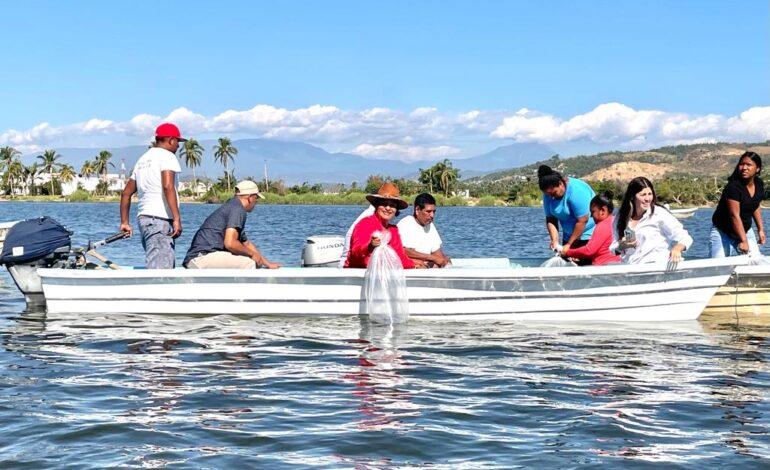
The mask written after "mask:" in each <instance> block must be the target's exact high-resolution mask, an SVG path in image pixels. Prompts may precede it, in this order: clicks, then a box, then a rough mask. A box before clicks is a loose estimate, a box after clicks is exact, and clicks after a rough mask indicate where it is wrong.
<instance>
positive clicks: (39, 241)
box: [0, 217, 72, 304]
mask: <svg viewBox="0 0 770 470" xmlns="http://www.w3.org/2000/svg"><path fill="white" fill-rule="evenodd" d="M71 235H72V232H70V231H69V230H67V229H66V228H65V227H64V226H63V225H61V224H60V223H59V222H57V221H56V220H54V219H52V218H50V217H40V218H38V219H28V220H22V221H20V222H17V223H16V224H14V225H13V227H11V228H10V230H8V234H7V235H6V237H5V241H4V243H3V250H2V253H0V264H4V265H5V266H6V267H7V268H8V271H9V272H10V273H11V276H12V277H13V281H14V282H15V283H16V286H18V288H19V290H20V291H21V292H22V293H23V294H24V296H25V297H26V300H27V304H36V303H43V302H44V297H43V286H42V285H41V283H40V276H38V274H37V269H38V268H54V267H66V265H67V264H68V263H70V256H69V255H70V251H71V248H72V246H71V245H72V243H71V239H70V236H71Z"/></svg>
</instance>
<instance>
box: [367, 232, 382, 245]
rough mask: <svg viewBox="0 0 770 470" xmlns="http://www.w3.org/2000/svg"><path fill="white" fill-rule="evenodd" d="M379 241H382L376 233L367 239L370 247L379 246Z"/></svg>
mask: <svg viewBox="0 0 770 470" xmlns="http://www.w3.org/2000/svg"><path fill="white" fill-rule="evenodd" d="M380 243H382V240H380V237H378V236H377V235H376V234H375V235H372V239H371V240H369V245H371V247H372V248H377V247H378V246H380Z"/></svg>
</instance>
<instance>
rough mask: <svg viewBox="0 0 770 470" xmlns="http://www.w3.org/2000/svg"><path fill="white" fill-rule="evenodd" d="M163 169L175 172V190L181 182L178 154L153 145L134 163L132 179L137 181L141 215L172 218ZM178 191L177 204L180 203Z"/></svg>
mask: <svg viewBox="0 0 770 470" xmlns="http://www.w3.org/2000/svg"><path fill="white" fill-rule="evenodd" d="M161 171H173V172H174V191H176V190H177V186H178V184H179V182H178V180H179V173H180V172H181V171H182V167H180V166H179V160H177V158H176V155H174V154H173V153H171V152H169V151H168V150H166V149H164V148H160V147H153V148H151V149H150V150H148V151H146V152H144V155H142V156H141V157H139V160H138V161H137V162H136V165H134V170H133V171H132V172H131V179H132V180H134V181H136V189H137V191H138V192H139V215H151V216H155V217H162V218H164V219H172V218H173V216H172V215H171V210H170V209H169V208H168V203H167V202H166V198H165V197H164V196H163V184H162V180H161V176H160V172H161ZM178 196H179V194H178V193H177V205H178V204H179V197H178Z"/></svg>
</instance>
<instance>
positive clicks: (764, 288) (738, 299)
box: [705, 265, 770, 314]
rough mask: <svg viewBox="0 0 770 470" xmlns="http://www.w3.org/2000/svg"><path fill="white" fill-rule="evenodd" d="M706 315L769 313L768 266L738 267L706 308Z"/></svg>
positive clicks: (769, 286) (769, 270) (769, 274)
mask: <svg viewBox="0 0 770 470" xmlns="http://www.w3.org/2000/svg"><path fill="white" fill-rule="evenodd" d="M705 311H706V312H708V313H714V314H718V313H735V314H762V313H770V266H769V265H758V266H738V267H736V268H735V271H734V273H733V275H732V276H730V279H729V280H728V281H727V283H726V284H725V285H724V286H722V287H721V288H720V289H719V290H718V291H717V292H716V294H714V297H713V298H712V299H711V300H710V301H709V303H708V305H707V306H706V310H705Z"/></svg>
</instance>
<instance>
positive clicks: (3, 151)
mask: <svg viewBox="0 0 770 470" xmlns="http://www.w3.org/2000/svg"><path fill="white" fill-rule="evenodd" d="M20 156H21V152H19V151H18V150H16V149H15V148H13V147H3V148H0V171H2V172H3V190H4V191H5V192H6V194H8V193H9V192H11V193H12V191H11V185H10V179H9V176H10V174H9V173H8V169H9V168H10V166H11V163H13V160H14V159H15V158H16V157H20Z"/></svg>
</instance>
